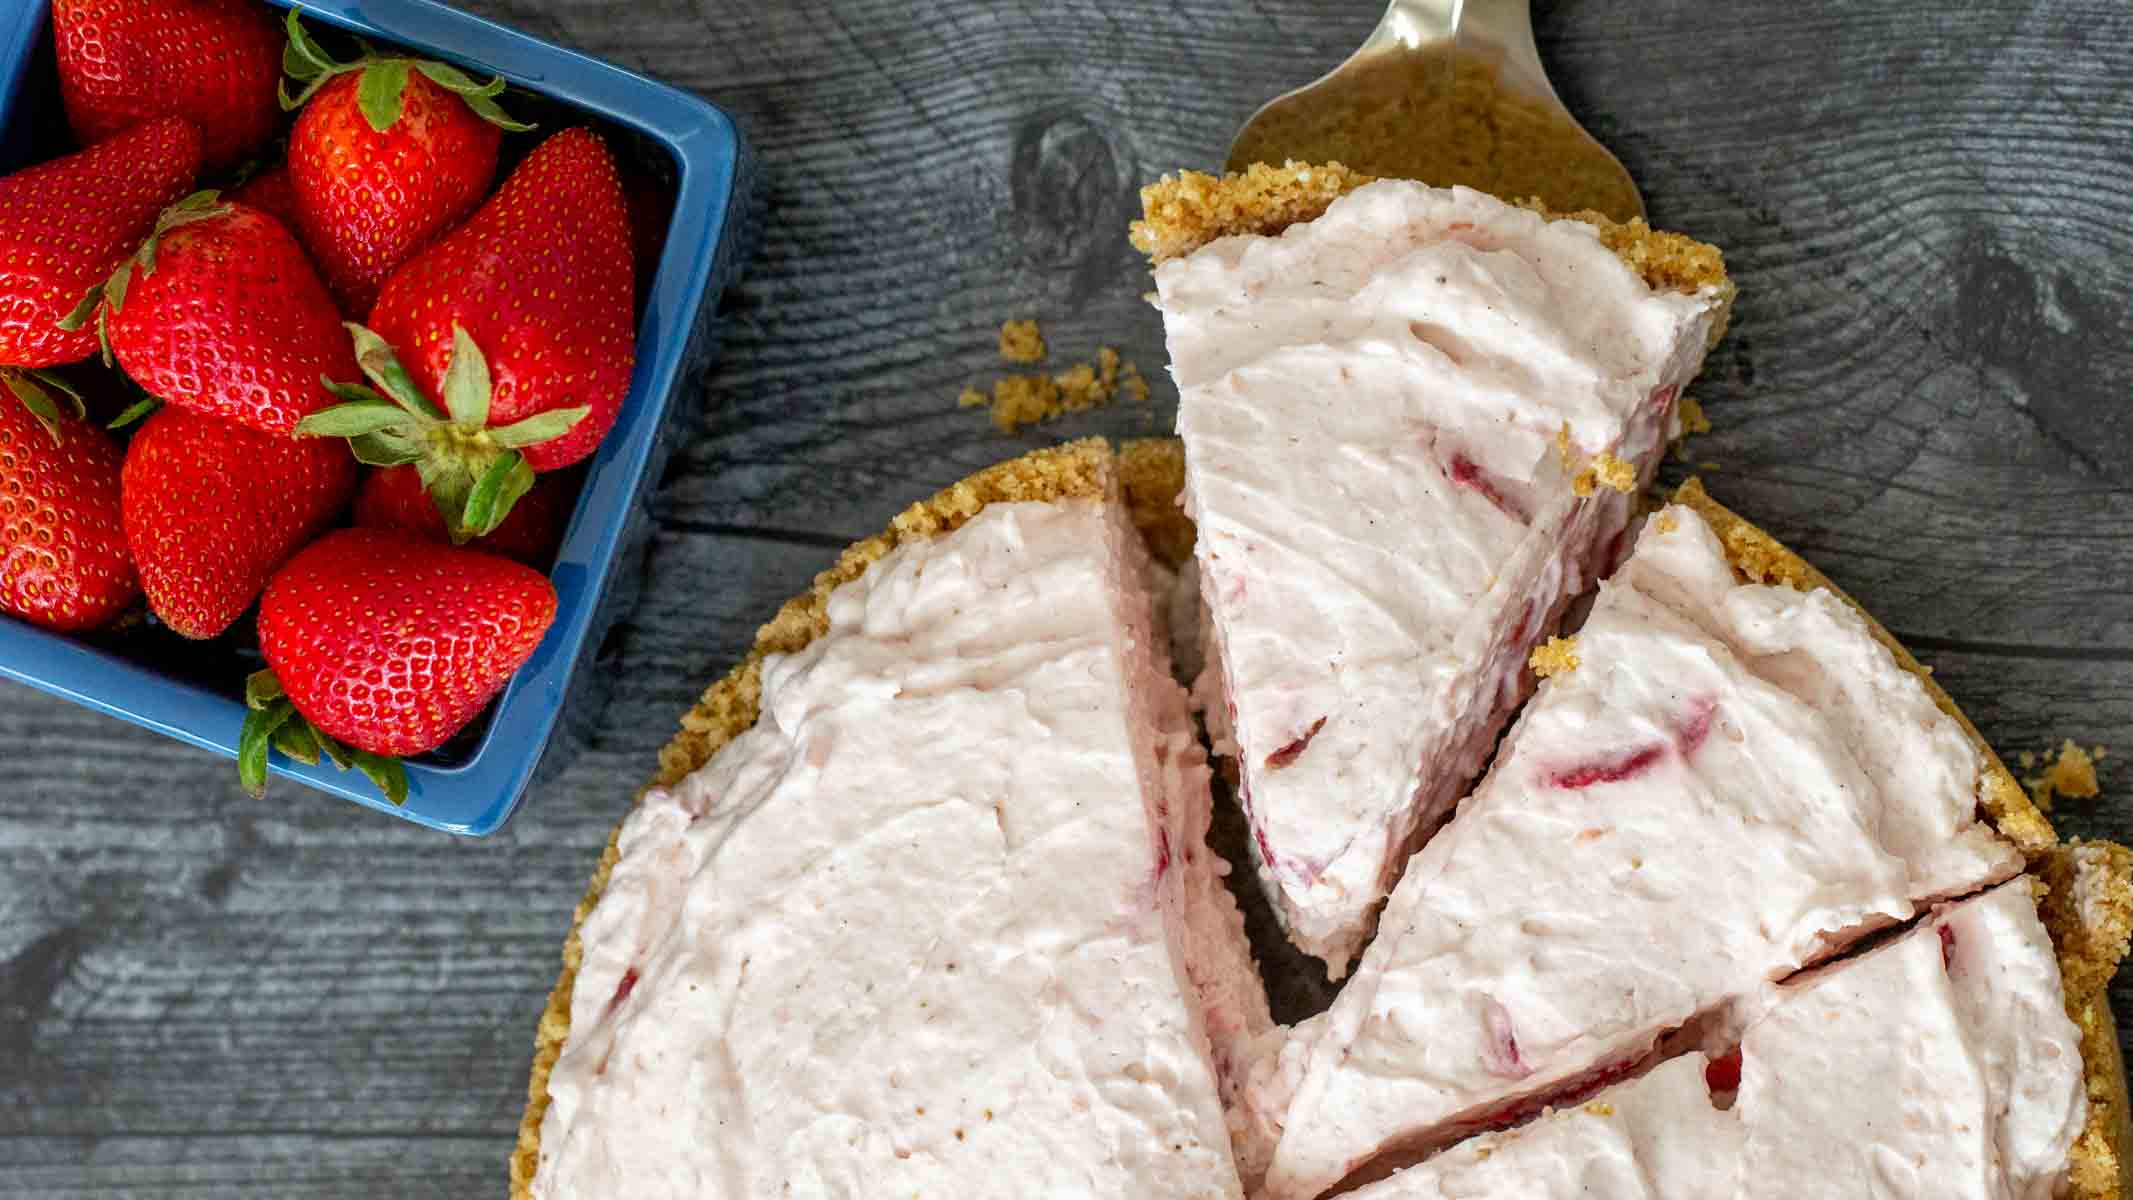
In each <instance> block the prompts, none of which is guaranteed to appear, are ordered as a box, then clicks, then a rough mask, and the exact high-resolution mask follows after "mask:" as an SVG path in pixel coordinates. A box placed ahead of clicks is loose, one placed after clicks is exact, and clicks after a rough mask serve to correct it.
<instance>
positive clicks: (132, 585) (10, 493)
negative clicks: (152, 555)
mask: <svg viewBox="0 0 2133 1200" xmlns="http://www.w3.org/2000/svg"><path fill="white" fill-rule="evenodd" d="M140 594H141V585H140V582H139V581H138V580H137V579H136V578H135V577H134V573H133V562H132V560H131V559H129V558H127V556H126V536H125V533H124V532H123V531H122V530H121V529H120V527H119V449H118V447H117V446H116V445H114V444H113V443H112V441H111V439H110V438H109V437H106V436H105V435H104V432H103V431H102V430H100V429H97V428H96V427H95V426H93V425H90V424H89V423H87V422H86V421H82V420H80V419H78V418H58V419H53V418H48V417H44V416H40V415H38V414H35V413H33V412H31V410H30V408H29V407H28V406H27V405H24V404H18V403H16V402H15V401H14V400H13V399H11V398H9V397H8V396H6V395H4V394H0V612H6V613H12V614H14V615H15V616H18V617H21V618H23V619H24V620H27V621H30V622H33V623H35V624H38V625H42V626H44V627H46V628H47V629H58V630H62V631H65V632H70V633H71V632H77V631H80V630H84V629H94V628H96V627H97V626H100V625H104V624H108V623H109V622H110V621H111V619H112V618H113V617H116V616H117V615H118V614H119V613H121V612H123V611H124V610H125V609H126V607H127V606H128V605H130V604H132V603H133V601H134V599H135V598H136V597H138V596H139V595H140Z"/></svg>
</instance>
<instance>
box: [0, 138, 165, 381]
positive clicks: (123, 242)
mask: <svg viewBox="0 0 2133 1200" xmlns="http://www.w3.org/2000/svg"><path fill="white" fill-rule="evenodd" d="M199 169H200V131H199V130H197V129H194V128H193V127H192V126H191V125H188V124H186V123H185V122H184V121H181V120H178V119H177V118H175V117H172V118H169V119H167V120H162V121H152V122H150V123H148V124H146V125H142V126H140V127H139V128H137V129H134V130H132V131H131V132H129V133H125V134H121V135H120V136H118V137H116V138H113V139H111V140H110V141H108V142H105V143H103V144H102V145H100V146H96V147H94V148H92V149H89V150H84V151H82V152H81V153H79V154H73V155H69V156H67V157H66V158H61V159H56V160H54V161H52V162H48V163H46V164H44V165H43V166H39V167H31V168H30V169H29V170H27V171H18V172H16V173H15V174H13V175H9V176H6V177H5V178H0V375H6V374H8V368H25V367H51V366H58V365H60V364H62V363H70V362H78V361H80V360H82V359H84V358H87V357H89V356H90V355H91V354H94V353H96V334H95V332H94V331H93V330H88V329H73V330H66V329H61V328H60V327H59V323H60V320H61V319H62V318H64V317H66V316H67V315H68V314H69V313H71V312H73V311H74V309H75V307H76V306H77V305H78V304H79V303H80V302H81V298H82V293H83V292H85V291H87V290H88V289H89V288H90V287H91V286H92V285H94V284H97V283H100V282H102V281H103V279H104V277H105V276H107V275H109V274H111V270H112V268H113V267H116V266H118V264H119V263H120V262H121V261H123V260H124V259H125V257H126V256H127V255H129V254H131V253H133V251H134V249H135V248H136V247H138V246H139V245H140V244H141V239H142V238H144V237H146V236H148V231H149V230H150V229H152V228H154V227H155V222H156V214H157V213H160V212H162V211H163V209H164V208H165V207H166V206H167V205H169V204H170V203H171V202H173V201H175V200H177V199H178V198H179V197H181V196H183V195H185V193H186V192H188V191H190V190H191V189H192V186H193V176H194V175H195V174H196V173H197V172H198V171H199Z"/></svg>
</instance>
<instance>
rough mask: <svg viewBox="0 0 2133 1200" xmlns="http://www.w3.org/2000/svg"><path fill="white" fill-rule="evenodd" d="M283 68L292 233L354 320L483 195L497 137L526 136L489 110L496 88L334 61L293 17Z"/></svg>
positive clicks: (422, 68)
mask: <svg viewBox="0 0 2133 1200" xmlns="http://www.w3.org/2000/svg"><path fill="white" fill-rule="evenodd" d="M288 65H289V71H290V74H291V75H292V76H294V77H295V78H296V79H298V80H300V81H303V83H304V88H303V91H302V92H300V93H299V94H297V95H296V96H294V97H289V98H287V99H285V100H284V101H283V102H284V103H285V104H287V105H288V106H289V107H291V108H294V107H296V106H298V105H302V106H303V109H304V111H303V115H302V116H300V117H298V118H297V121H296V130H295V132H293V133H292V134H290V137H289V180H290V183H291V184H292V185H293V186H294V190H295V193H296V213H297V232H298V233H300V234H302V235H303V239H304V244H305V245H307V246H309V247H310V249H311V253H312V256H313V257H315V258H316V259H318V263H319V267H320V268H321V269H322V270H323V271H324V272H325V275H326V282H327V284H328V285H329V286H331V287H332V288H333V292H334V295H335V296H336V297H338V298H339V299H340V301H341V304H342V306H343V309H344V311H346V312H347V313H348V314H349V315H350V316H354V317H361V316H362V315H363V314H364V313H366V312H368V311H369V310H370V305H371V301H372V300H374V299H375V298H376V297H377V294H378V287H379V285H380V284H382V283H384V282H385V277H386V276H387V275H388V274H390V273H391V272H392V269H393V268H394V267H397V266H399V265H400V264H401V263H402V262H405V261H406V260H407V257H408V256H409V255H410V254H413V253H414V252H415V251H416V250H418V249H420V248H421V247H422V246H423V245H424V244H426V243H428V242H429V241H431V240H433V239H434V238H436V237H437V236H438V235H439V234H441V233H443V232H445V231H446V230H448V229H450V228H451V227H452V226H454V225H456V224H458V223H459V221H460V220H461V219H462V218H464V217H465V216H466V215H467V214H468V213H469V212H472V211H473V210H474V206H475V205H476V204H479V203H481V198H482V197H483V196H484V195H487V194H488V191H489V183H490V181H491V180H493V179H494V178H495V177H496V153H497V147H498V146H499V144H500V143H501V142H502V140H503V131H504V130H506V129H509V130H514V131H516V130H524V129H530V128H532V126H529V125H521V124H519V123H518V122H516V121H513V120H511V119H510V118H509V117H507V116H505V115H504V113H503V110H502V109H500V108H498V107H497V105H496V96H497V95H498V94H499V93H501V92H502V91H503V89H504V82H503V80H502V79H492V80H490V81H489V82H488V83H486V84H478V83H476V82H474V80H473V79H471V78H469V77H468V76H467V75H466V73H465V72H463V71H460V70H459V69H458V68H456V67H451V66H447V65H445V64H444V63H439V62H427V61H422V60H417V59H410V58H401V57H393V56H386V57H378V56H370V57H365V58H363V59H360V60H358V61H356V62H352V63H343V62H339V61H336V60H335V59H334V58H332V57H331V56H329V55H328V54H327V53H326V52H325V51H324V50H322V49H320V48H319V46H318V43H316V42H314V41H312V40H311V37H310V35H309V34H307V33H305V32H304V29H303V26H302V25H301V24H300V23H298V21H297V19H296V13H295V11H294V10H291V11H290V13H289V57H288Z"/></svg>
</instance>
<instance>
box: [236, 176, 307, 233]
mask: <svg viewBox="0 0 2133 1200" xmlns="http://www.w3.org/2000/svg"><path fill="white" fill-rule="evenodd" d="M222 198H223V199H224V200H228V201H230V202H232V203H234V204H249V205H251V206H252V207H253V208H256V209H258V210H259V211H261V212H263V213H265V214H267V215H268V216H270V217H272V218H274V219H275V220H277V221H280V222H281V223H282V224H283V225H285V226H287V227H288V228H289V231H290V232H291V233H294V232H295V231H296V185H295V184H294V183H291V182H290V181H289V167H288V164H287V163H283V164H281V165H279V166H272V167H268V168H267V169H266V170H264V171H261V172H259V173H258V174H256V175H254V176H252V177H251V178H250V179H247V180H245V181H244V182H243V183H240V184H238V185H237V186H236V187H233V188H231V189H230V190H229V191H226V192H224V193H222Z"/></svg>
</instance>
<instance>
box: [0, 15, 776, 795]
mask: <svg viewBox="0 0 2133 1200" xmlns="http://www.w3.org/2000/svg"><path fill="white" fill-rule="evenodd" d="M270 2H272V3H275V4H278V5H280V6H281V7H285V8H286V7H289V6H290V5H289V0H270ZM46 6H47V0H28V2H27V3H24V2H23V0H14V2H13V3H5V4H0V171H11V170H15V169H17V168H19V167H22V166H25V165H28V164H29V163H31V162H34V161H38V160H40V159H42V158H46V157H50V156H52V155H55V154H58V153H62V152H64V151H65V150H66V149H68V148H69V147H68V145H67V142H66V122H65V117H64V115H63V112H62V110H61V107H60V103H59V97H58V92H57V85H56V82H55V80H54V78H53V76H52V67H51V51H50V47H49V38H48V37H47V36H46V32H47V22H46ZM299 7H300V8H301V9H302V10H303V12H304V15H305V17H306V19H307V20H311V21H315V22H318V23H321V24H324V25H329V26H337V27H339V28H341V29H344V30H348V31H350V32H353V33H355V34H358V35H360V36H362V37H365V38H369V39H373V40H376V41H379V42H390V43H395V44H397V45H399V46H403V47H407V48H409V49H411V50H413V51H415V52H417V53H420V54H424V55H428V56H433V57H436V58H439V59H443V60H447V61H451V62H455V63H458V64H460V65H461V66H464V67H468V68H470V69H473V70H477V71H480V72H481V73H483V74H484V75H487V74H492V73H493V74H501V75H503V76H504V77H505V78H506V79H508V80H509V81H510V82H511V83H512V84H513V85H514V86H515V87H517V88H522V89H525V90H527V91H531V92H534V93H538V94H540V95H542V96H545V97H547V98H548V99H549V100H552V101H555V102H558V103H560V104H561V105H564V106H567V107H568V108H570V109H573V110H575V112H574V113H573V114H572V115H574V116H581V117H584V118H587V119H589V120H591V121H593V122H594V123H596V124H598V125H601V126H604V129H605V132H608V133H611V134H615V133H619V134H620V135H622V137H623V138H624V139H626V140H630V141H633V142H635V143H637V146H638V148H640V149H642V150H643V151H646V152H648V153H652V154H655V155H656V154H659V153H662V152H663V154H664V155H665V156H666V157H667V158H670V159H671V167H672V171H673V175H674V178H675V182H676V185H677V186H676V188H675V203H674V216H673V219H672V222H671V224H670V225H669V227H668V230H667V239H666V244H665V247H664V249H663V250H662V252H661V255H660V259H659V267H658V272H657V274H656V276H655V277H654V279H653V281H652V285H651V288H650V291H649V294H648V297H647V299H646V300H645V302H644V309H643V316H642V318H641V321H640V324H639V327H638V331H637V370H636V375H635V377H634V378H633V379H632V380H631V381H630V394H629V398H628V400H627V401H625V402H624V404H623V406H622V412H621V416H620V418H619V419H618V420H617V421H616V423H615V428H614V431H613V432H612V433H611V434H609V435H608V438H607V440H606V441H605V442H603V443H602V444H601V447H600V449H599V451H598V452H597V453H596V454H595V455H594V456H593V458H592V459H591V461H590V465H589V468H588V470H587V472H586V474H585V480H584V486H583V490H582V492H581V494H580V496H579V499H578V504H577V509H576V511H575V512H574V513H573V515H572V517H571V520H570V523H569V527H568V530H567V531H566V533H565V535H564V538H563V546H562V549H561V551H560V552H559V553H558V555H557V557H556V563H555V567H554V569H553V570H552V571H551V572H550V578H551V579H552V580H553V581H554V583H555V589H556V595H557V600H558V603H557V608H556V619H555V624H554V626H553V627H551V628H550V630H549V631H548V636H547V638H546V639H544V640H543V641H542V643H541V645H540V648H539V649H538V650H536V651H535V652H534V655H533V658H532V659H531V660H530V661H528V662H527V663H526V665H525V667H524V668H523V669H521V670H520V671H519V673H518V675H517V676H516V677H515V678H513V680H512V681H511V685H510V687H509V688H507V689H506V690H505V692H504V694H503V695H502V696H501V697H500V698H499V699H498V701H497V702H496V704H494V705H493V706H492V707H491V710H490V713H489V715H488V718H487V724H486V727H485V728H482V729H480V732H479V733H478V735H477V736H475V737H473V738H471V739H468V740H467V744H465V745H458V744H455V746H454V748H453V749H452V750H450V751H448V752H445V753H441V754H437V755H431V756H425V757H424V758H421V759H416V760H413V761H410V762H409V763H408V779H409V795H408V801H407V803H406V805H405V806H402V807H397V808H396V807H394V806H393V805H392V804H390V803H389V802H387V801H386V799H385V797H384V796H382V795H380V794H379V793H378V791H377V790H376V789H375V788H373V787H372V786H371V785H370V783H369V781H368V780H366V779H364V778H363V777H362V776H361V775H360V774H358V773H356V772H347V773H343V772H341V771H337V770H335V769H334V768H333V767H332V766H331V765H329V764H321V765H320V766H316V767H307V766H304V765H303V764H301V763H295V762H290V761H287V760H285V759H283V758H282V757H281V756H280V755H279V754H276V755H275V756H274V758H273V762H272V769H273V772H274V774H275V775H277V776H280V777H283V778H287V779H294V780H298V781H301V782H303V783H306V784H309V785H310V786H312V787H315V788H318V789H319V790H321V791H325V792H330V793H332V794H334V795H337V796H343V797H346V798H348V799H350V800H354V801H355V802H357V803H359V804H365V805H368V806H370V807H372V808H375V809H379V810H381V811H384V812H389V813H392V814H394V815H396V816H400V817H404V818H406V819H407V820H410V821H415V822H417V823H419V824H423V825H427V826H430V827H431V828H434V829H442V830H447V831H449V832H453V833H462V834H471V835H477V836H478V835H482V834H487V833H491V832H494V831H495V830H496V829H497V828H498V827H499V826H501V825H502V824H503V823H504V821H505V820H506V819H508V818H509V817H510V815H511V812H512V810H513V809H515V808H517V806H518V803H519V801H520V799H521V798H523V797H524V795H525V793H526V791H527V789H528V787H529V786H530V785H531V784H532V783H533V782H534V780H535V779H536V777H537V776H538V775H540V773H541V768H542V766H543V760H544V757H549V756H551V755H552V754H553V752H554V751H556V750H557V749H559V748H560V747H561V746H562V745H563V743H565V742H567V741H568V740H569V739H568V738H559V737H558V736H557V733H558V724H559V722H563V721H564V720H565V713H566V708H568V709H570V710H571V712H572V714H573V717H572V723H576V720H577V717H578V716H579V714H581V712H582V709H583V708H584V706H585V704H586V702H587V696H588V695H592V694H597V693H598V692H599V691H600V690H601V689H599V688H596V687H591V686H588V685H589V683H590V680H589V679H587V678H586V677H589V676H592V675H595V674H597V672H596V671H591V670H588V669H587V668H588V666H589V665H590V663H591V662H592V660H593V658H594V657H595V655H596V654H597V653H598V650H599V647H600V644H601V642H602V640H603V639H604V638H605V637H606V634H607V631H608V628H609V627H610V626H611V625H612V624H613V622H614V620H615V619H616V617H618V616H619V615H621V613H620V610H621V609H622V608H623V607H624V606H625V605H626V604H627V603H628V602H629V601H630V600H632V599H633V598H634V597H633V596H629V595H624V594H621V593H622V592H624V591H633V590H634V589H618V588H617V587H616V586H615V584H616V581H617V578H618V576H619V577H624V578H627V577H628V576H629V575H630V574H631V572H632V569H633V565H634V564H633V561H632V560H635V559H638V558H639V557H640V556H641V555H642V553H643V550H644V544H645V541H646V536H647V534H648V532H649V529H650V512H649V502H650V492H651V490H652V487H653V485H654V484H655V483H656V482H657V480H658V478H659V475H660V472H661V470H662V469H663V467H664V466H665V463H666V459H667V455H668V453H669V452H670V451H671V450H672V448H673V444H674V441H675V438H676V436H677V434H678V433H680V432H681V431H683V430H685V429H686V428H687V427H688V425H689V424H690V423H691V421H692V420H693V413H692V412H691V411H690V410H691V409H692V408H693V404H690V403H684V400H685V399H686V400H689V401H694V400H695V399H696V398H697V396H698V394H699V392H700V388H699V382H700V377H701V373H702V368H703V367H704V366H705V365H706V364H707V363H708V362H709V360H710V355H711V352H712V348H713V345H714V342H715V332H716V331H715V329H714V328H713V325H712V316H713V312H714V310H715V309H716V307H717V301H718V297H719V294H720V293H721V292H722V291H723V290H724V288H725V287H726V285H727V284H728V283H729V282H730V281H731V280H732V279H733V277H734V276H735V274H736V273H737V272H738V270H739V266H740V262H739V260H740V257H741V249H740V243H741V241H742V239H741V237H740V226H741V225H742V223H743V210H744V207H745V197H746V193H747V187H748V179H749V174H750V172H749V169H748V163H749V159H748V152H747V147H746V145H745V144H744V143H743V142H742V140H741V137H740V134H739V132H738V131H737V130H736V129H735V127H734V124H733V121H732V119H731V118H730V117H728V116H727V115H726V114H725V113H724V112H722V111H720V110H719V109H717V108H716V107H713V106H712V105H710V104H707V103H705V102H704V101H702V100H700V99H698V98H696V97H694V96H691V95H689V94H687V93H685V92H681V91H678V90H676V89H674V88H671V87H668V86H666V85H664V84H660V83H655V82H653V81H651V80H649V79H646V78H644V77H642V76H639V75H634V74H631V73H630V72H628V71H624V70H622V69H620V68H618V67H614V66H611V65H609V64H607V63H604V62H600V61H598V60H595V59H592V58H588V57H586V56H584V55H582V54H578V53H575V52H573V51H569V50H564V49H561V48H560V47H556V46H552V45H549V44H547V43H545V42H542V41H539V40H537V39H534V38H531V37H528V36H526V35H525V34H522V33H518V32H516V31H514V30H511V29H506V28H504V27H503V26H500V25H497V24H495V23H493V22H490V21H486V20H483V19H482V18H480V17H475V16H471V15H469V14H467V13H463V12H459V11H457V10H455V9H452V8H449V7H447V6H445V5H443V4H439V3H436V2H435V0H304V2H303V3H301V4H300V5H299ZM552 131H553V127H552V126H547V124H546V123H545V122H544V128H543V129H542V130H541V133H547V132H552ZM519 136H520V137H524V138H537V137H539V136H541V134H540V133H537V134H531V135H519ZM617 149H618V150H619V151H623V152H624V153H625V155H626V154H627V153H628V148H626V147H622V146H617ZM684 393H686V396H685V395H684ZM177 640H178V639H176V638H175V636H174V635H170V634H168V633H165V632H161V631H157V632H155V633H154V634H152V635H149V634H142V635H136V636H132V637H127V638H117V639H87V640H81V639H73V638H68V637H63V636H60V635H56V634H53V633H49V632H46V631H44V630H41V629H37V628H34V627H32V626H30V625H28V624H25V623H23V622H20V621H16V620H14V619H12V618H9V617H5V616H0V676H4V677H6V678H9V679H15V680H19V681H21V682H23V683H26V684H29V685H30V686H31V687H35V688H39V689H41V690H43V691H46V692H49V693H51V694H53V695H55V696H61V697H64V698H66V699H68V700H72V701H74V702H75V703H77V704H82V705H86V706H87V707H89V708H93V709H96V710H98V711H100V712H104V713H109V714H111V715H113V716H117V717H123V718H125V719H126V720H128V721H132V722H134V723H136V724H138V725H142V726H145V727H146V728H149V729H153V730H156V731H158V732H160V733H164V734H168V735H169V736H171V737H174V738H177V739H179V740H181V741H184V742H189V743H191V744H192V745H195V746H199V747H202V748H204V749H208V750H213V751H215V752H216V753H219V754H223V755H226V756H231V757H234V756H235V755H236V752H237V733H238V730H239V728H240V727H241V726H242V724H243V721H244V706H243V701H242V699H241V695H242V687H243V680H244V672H245V671H246V670H247V669H249V664H247V663H246V662H245V661H244V660H243V658H242V656H241V655H240V654H238V653H237V652H235V651H231V652H229V653H227V655H226V657H227V658H228V660H229V661H228V662H227V664H226V665H225V664H223V663H222V662H221V661H220V660H219V659H216V658H215V652H213V651H199V650H196V649H194V648H190V647H184V646H174V645H173V644H172V643H174V642H176V641H177ZM203 654H204V655H205V656H206V661H204V662H203V661H202V658H203ZM574 682H575V683H576V684H577V685H578V686H577V687H576V689H575V691H574V690H573V685H574ZM550 765H554V763H551V764H550ZM236 779H237V777H236V771H235V769H234V768H232V770H231V773H230V786H231V787H232V788H235V787H236V786H237V782H236Z"/></svg>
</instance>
